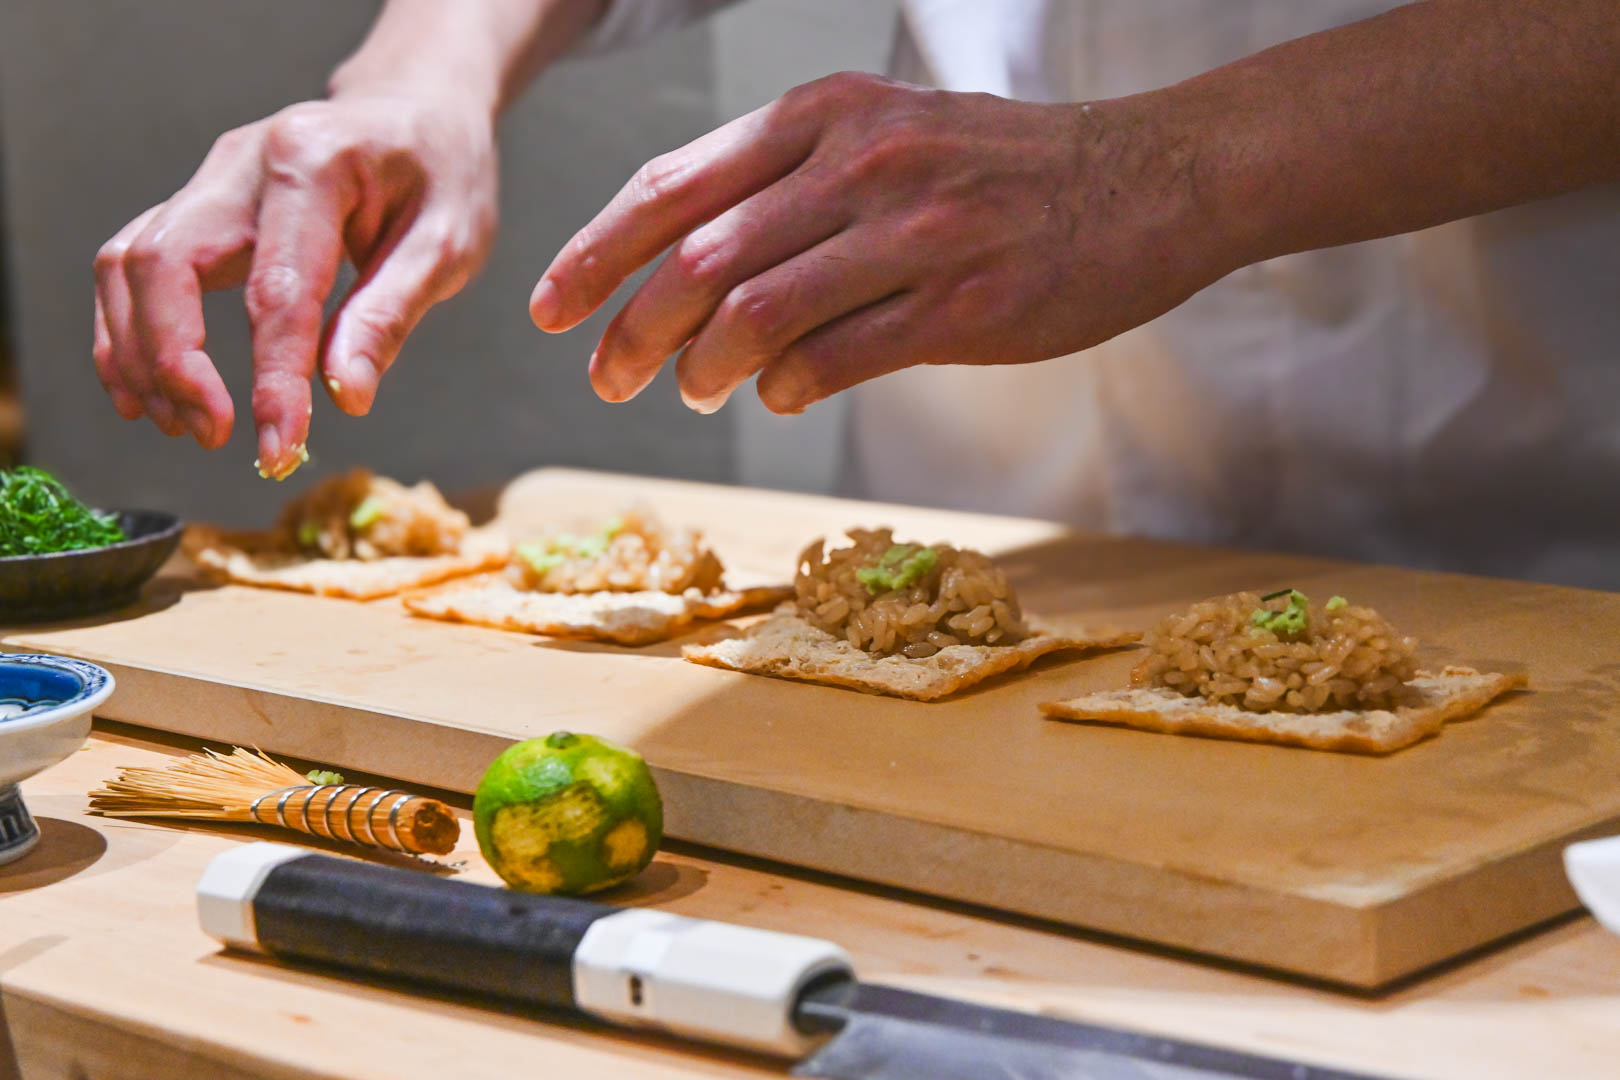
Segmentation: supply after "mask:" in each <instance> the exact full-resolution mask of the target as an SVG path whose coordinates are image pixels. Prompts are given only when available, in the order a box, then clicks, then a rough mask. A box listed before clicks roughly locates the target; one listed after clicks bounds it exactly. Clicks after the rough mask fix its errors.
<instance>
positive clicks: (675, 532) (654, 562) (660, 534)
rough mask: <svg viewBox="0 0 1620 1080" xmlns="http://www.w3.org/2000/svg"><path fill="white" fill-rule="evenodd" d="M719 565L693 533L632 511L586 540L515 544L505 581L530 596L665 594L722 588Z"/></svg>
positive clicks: (557, 537)
mask: <svg viewBox="0 0 1620 1080" xmlns="http://www.w3.org/2000/svg"><path fill="white" fill-rule="evenodd" d="M724 573H725V567H724V566H723V565H722V564H721V562H720V559H719V557H718V556H717V555H715V553H714V552H713V551H712V550H710V549H709V548H707V547H705V546H704V544H703V534H702V533H701V532H699V531H698V530H696V529H670V528H668V527H666V526H665V525H664V523H663V522H662V521H660V520H659V519H658V518H657V517H656V516H655V515H654V514H653V513H652V512H651V511H649V510H647V509H645V508H642V507H632V508H631V509H629V510H626V511H625V512H624V513H623V514H622V515H621V516H619V517H617V518H614V519H613V520H612V521H609V522H607V523H606V524H605V525H603V526H602V528H601V529H599V530H597V531H596V532H595V533H592V534H590V535H588V536H572V535H569V534H566V533H557V534H554V535H552V536H546V537H542V538H541V539H539V540H536V541H533V542H530V543H525V544H519V545H517V547H516V548H515V549H514V550H513V552H512V557H511V560H510V561H509V562H508V563H507V567H506V575H507V580H508V581H510V582H511V583H512V584H513V585H514V586H516V587H517V588H519V589H526V590H529V591H533V592H555V593H591V592H642V591H651V592H665V593H672V594H675V595H679V594H681V593H684V592H686V590H688V589H696V590H698V592H700V593H705V594H708V593H713V592H717V591H719V590H720V589H721V588H722V578H723V576H724Z"/></svg>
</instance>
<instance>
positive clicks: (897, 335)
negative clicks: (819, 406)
mask: <svg viewBox="0 0 1620 1080" xmlns="http://www.w3.org/2000/svg"><path fill="white" fill-rule="evenodd" d="M917 304H918V300H917V297H916V294H915V293H910V292H907V293H899V294H896V295H894V296H891V297H889V298H888V299H885V300H880V301H878V302H877V303H874V304H870V305H868V306H866V307H863V308H861V309H860V310H858V311H853V312H851V313H849V314H848V315H845V316H843V317H842V318H840V319H836V320H834V321H832V322H830V323H828V324H826V325H825V326H822V327H820V328H818V329H817V330H815V331H814V332H812V333H810V334H806V335H805V336H804V337H802V338H800V339H799V340H798V341H796V342H794V343H793V345H792V346H790V347H789V348H787V349H785V350H783V352H782V353H781V354H780V355H779V356H777V357H775V358H774V359H772V360H771V361H770V362H769V363H767V364H766V365H765V367H764V368H763V369H762V370H761V371H760V373H759V378H758V380H756V382H755V389H756V391H757V392H758V394H759V400H760V401H761V402H762V403H764V405H765V407H766V408H767V409H769V410H771V411H772V412H774V413H782V414H784V415H792V414H794V413H801V412H803V411H804V410H805V409H807V408H809V407H810V406H811V405H814V404H815V403H816V402H818V401H821V400H823V399H825V398H828V397H831V396H832V395H833V394H836V393H839V392H840V391H843V390H847V389H849V388H850V387H852V386H855V385H856V384H858V383H862V382H865V381H866V380H868V379H873V378H876V377H877V376H879V375H885V374H887V373H889V372H891V371H898V370H899V369H901V368H905V367H911V366H913V365H915V364H919V363H923V362H924V360H925V352H924V351H923V350H926V349H927V348H929V347H930V346H932V345H933V344H934V342H932V341H929V340H923V339H920V338H919V337H918V336H917V335H916V334H914V333H908V332H907V330H908V329H915V326H916V322H915V318H914V313H915V310H916V308H917ZM897 342H906V343H907V347H906V348H904V349H900V348H897V345H896V343H897Z"/></svg>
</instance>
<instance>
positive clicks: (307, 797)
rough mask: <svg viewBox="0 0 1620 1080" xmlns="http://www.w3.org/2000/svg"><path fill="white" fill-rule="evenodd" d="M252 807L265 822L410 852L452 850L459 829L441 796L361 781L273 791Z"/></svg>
mask: <svg viewBox="0 0 1620 1080" xmlns="http://www.w3.org/2000/svg"><path fill="white" fill-rule="evenodd" d="M248 813H249V815H250V816H251V817H252V818H253V820H254V821H259V822H263V823H264V824H266V825H280V826H281V827H283V828H286V829H296V830H298V831H299V832H302V833H309V834H310V835H311V836H322V837H325V838H326V839H328V840H342V841H346V842H348V843H351V844H364V845H366V846H368V847H376V848H385V849H387V850H389V851H401V852H404V853H405V854H407V855H446V854H449V852H450V851H451V850H452V849H454V848H455V846H456V840H457V839H458V838H459V836H460V835H461V823H460V822H459V821H457V820H456V816H455V814H454V812H452V811H451V809H450V808H449V807H448V806H446V805H445V804H444V803H442V802H440V801H439V800H437V799H430V798H427V797H426V796H423V795H412V794H411V793H410V792H407V791H397V790H395V789H393V788H376V787H365V786H363V785H360V784H303V785H297V786H294V787H285V788H281V789H279V790H277V791H269V792H266V793H265V794H263V795H260V796H259V797H258V798H257V799H254V800H253V802H252V803H251V804H249V806H248Z"/></svg>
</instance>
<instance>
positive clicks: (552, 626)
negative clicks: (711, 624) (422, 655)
mask: <svg viewBox="0 0 1620 1080" xmlns="http://www.w3.org/2000/svg"><path fill="white" fill-rule="evenodd" d="M788 591H789V590H788V588H787V586H785V585H784V586H770V587H759V588H751V589H740V590H736V591H731V590H722V591H720V592H714V593H702V592H699V591H698V590H696V589H688V590H686V591H685V592H683V593H667V592H660V591H657V590H653V589H643V590H641V591H638V592H607V591H602V592H587V593H546V592H525V591H523V590H519V589H515V588H513V587H512V585H511V583H510V582H509V581H508V580H507V579H506V578H504V577H502V576H500V575H486V576H484V577H481V578H476V579H473V580H470V581H465V582H455V583H454V584H451V585H447V586H445V587H443V588H440V589H434V590H431V591H426V592H417V593H411V594H408V595H407V596H406V597H405V606H406V608H408V609H409V610H410V611H411V613H412V614H415V615H421V616H424V617H426V618H430V619H445V620H448V621H451V622H466V623H475V624H477V625H479V626H493V627H495V628H497V629H501V630H520V631H523V632H525V633H530V634H546V635H549V636H551V637H564V638H587V639H592V640H599V641H611V642H614V643H615V644H619V645H648V644H651V643H652V642H655V641H663V640H665V639H667V638H671V637H674V636H675V635H676V634H678V633H679V632H680V631H682V630H683V629H685V628H686V627H688V626H690V625H691V624H693V623H695V622H697V621H698V620H700V619H723V618H725V617H726V616H728V615H734V614H736V613H737V612H739V611H744V610H747V609H749V608H760V607H766V606H769V605H770V604H773V603H775V602H777V601H778V600H780V599H782V597H783V596H785V595H786V594H787V593H788Z"/></svg>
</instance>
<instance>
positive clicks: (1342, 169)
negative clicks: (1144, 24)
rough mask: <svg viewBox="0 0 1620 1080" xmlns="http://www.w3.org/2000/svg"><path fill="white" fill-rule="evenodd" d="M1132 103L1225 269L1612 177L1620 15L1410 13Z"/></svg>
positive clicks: (1446, 5) (1600, 4)
mask: <svg viewBox="0 0 1620 1080" xmlns="http://www.w3.org/2000/svg"><path fill="white" fill-rule="evenodd" d="M1130 100H1131V99H1125V101H1127V102H1128V101H1130ZM1137 102H1138V104H1139V105H1140V106H1142V108H1141V109H1140V110H1135V109H1133V110H1130V112H1131V113H1132V114H1134V115H1136V116H1141V117H1149V118H1150V119H1146V120H1143V121H1141V122H1143V123H1146V124H1151V125H1152V126H1154V127H1156V128H1159V129H1160V130H1159V131H1158V132H1157V133H1156V134H1158V135H1159V137H1160V139H1162V143H1161V144H1162V145H1169V146H1172V147H1174V148H1175V149H1176V154H1175V158H1176V175H1177V176H1178V177H1179V180H1180V182H1182V183H1184V184H1185V185H1186V187H1187V190H1188V192H1189V194H1190V197H1191V198H1192V199H1193V200H1195V201H1196V202H1197V203H1198V205H1199V209H1200V211H1201V212H1202V213H1205V214H1207V215H1210V216H1211V217H1212V218H1214V219H1216V220H1217V221H1218V224H1217V225H1216V226H1215V228H1216V229H1217V230H1218V232H1219V234H1220V244H1221V246H1222V247H1223V248H1224V249H1225V255H1226V256H1227V259H1226V261H1227V262H1229V263H1230V266H1231V267H1235V266H1240V265H1245V264H1247V263H1249V262H1253V261H1257V260H1259V259H1263V258H1269V257H1272V256H1275V255H1281V254H1286V253H1290V252H1294V251H1303V250H1309V249H1313V248H1319V247H1327V246H1331V245H1335V244H1343V243H1350V242H1354V241H1358V240H1365V239H1371V238H1374V237H1378V236H1387V235H1391V234H1395V233H1400V232H1407V231H1411V230H1414V229H1420V228H1425V227H1427V226H1430V225H1435V224H1439V223H1441V222H1445V221H1450V220H1454V219H1456V218H1461V217H1467V216H1470V215H1473V214H1478V213H1483V212H1486V211H1490V210H1494V209H1499V208H1501V207H1505V206H1510V205H1514V204H1516V203H1520V202H1525V201H1529V200H1532V199H1537V198H1544V197H1549V196H1552V195H1557V194H1560V193H1562V192H1565V191H1570V190H1574V189H1576V188H1580V187H1584V186H1587V185H1590V184H1595V183H1601V182H1604V181H1608V180H1615V179H1620V9H1617V8H1616V6H1615V4H1614V2H1613V0H1542V2H1538V3H1533V4H1530V3H1523V2H1522V0H1431V2H1426V3H1415V4H1411V5H1408V6H1406V7H1403V8H1399V9H1396V10H1395V11H1392V12H1389V13H1387V14H1385V15H1382V16H1379V17H1377V18H1373V19H1368V20H1366V21H1363V22H1360V23H1355V24H1352V25H1350V26H1345V27H1342V28H1339V29H1335V30H1330V31H1327V32H1324V33H1321V34H1316V35H1314V36H1311V37H1307V38H1301V39H1299V40H1296V41H1292V42H1289V43H1287V44H1285V45H1281V46H1279V47H1277V48H1274V49H1270V50H1267V51H1266V52H1262V53H1258V54H1256V55H1254V56H1251V57H1248V58H1247V59H1245V60H1242V61H1239V62H1237V63H1234V64H1231V65H1228V66H1226V67H1223V68H1218V69H1216V70H1214V71H1211V72H1209V73H1207V74H1205V75H1202V76H1199V77H1197V78H1194V79H1191V80H1189V81H1187V82H1185V83H1181V84H1179V85H1177V86H1174V87H1171V88H1169V89H1166V90H1163V91H1158V92H1155V93H1153V94H1146V95H1141V97H1140V98H1139V99H1137ZM1120 104H1124V102H1121V103H1120Z"/></svg>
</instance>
